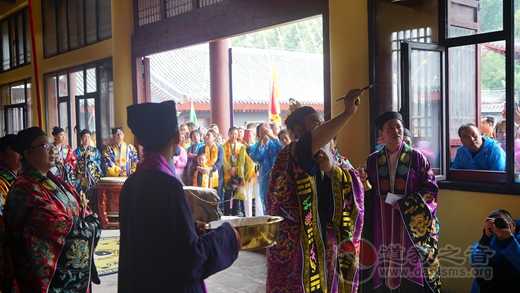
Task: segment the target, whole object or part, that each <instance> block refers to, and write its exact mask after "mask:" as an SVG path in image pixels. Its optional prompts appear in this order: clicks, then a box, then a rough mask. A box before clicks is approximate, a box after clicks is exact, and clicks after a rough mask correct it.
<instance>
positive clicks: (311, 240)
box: [267, 136, 363, 293]
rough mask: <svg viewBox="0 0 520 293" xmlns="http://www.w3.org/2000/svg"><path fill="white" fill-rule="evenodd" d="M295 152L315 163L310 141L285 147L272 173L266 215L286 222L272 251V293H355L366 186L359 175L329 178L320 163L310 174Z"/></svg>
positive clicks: (269, 280) (269, 274)
mask: <svg viewBox="0 0 520 293" xmlns="http://www.w3.org/2000/svg"><path fill="white" fill-rule="evenodd" d="M305 140H306V141H305ZM297 143H302V144H303V145H304V146H303V150H302V148H298V147H297V146H296V144H297ZM293 149H296V151H295V153H296V152H298V153H300V156H299V157H302V156H303V157H308V158H310V160H309V161H311V162H312V151H311V144H310V136H308V137H307V139H304V140H303V141H300V142H293V143H292V144H290V145H289V146H287V147H285V148H284V149H283V150H282V151H281V152H280V153H279V154H278V159H277V160H276V163H275V165H274V167H273V170H272V174H271V182H270V186H269V193H268V197H267V202H268V206H267V211H268V213H269V214H270V215H276V216H281V217H283V218H284V221H283V222H282V223H281V225H280V233H279V237H278V240H277V244H276V245H275V246H273V247H271V248H269V249H268V251H267V292H268V293H285V292H291V293H304V292H306V293H309V292H311V293H315V292H320V293H328V292H339V293H344V292H356V291H357V286H358V285H357V284H358V283H357V279H358V276H357V263H358V259H357V255H358V251H359V245H360V237H361V230H362V227H363V187H362V184H361V182H360V180H359V179H358V177H357V175H356V173H355V172H354V171H352V170H345V169H342V168H340V167H334V168H333V170H332V172H331V175H330V176H331V177H330V178H328V179H327V178H322V177H321V176H322V174H321V171H319V168H318V169H316V168H317V165H316V164H315V163H311V164H314V165H313V170H314V172H313V171H311V170H308V171H305V170H304V168H303V166H302V165H301V164H300V163H299V162H298V160H299V159H300V158H298V159H297V158H296V157H295V154H293V151H292V150H293ZM305 169H308V168H305ZM309 172H310V173H309ZM311 173H312V174H311ZM323 199H325V200H327V201H330V207H329V208H324V207H323ZM324 230H325V231H324Z"/></svg>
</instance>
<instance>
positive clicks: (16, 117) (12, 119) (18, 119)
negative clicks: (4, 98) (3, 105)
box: [6, 107, 25, 134]
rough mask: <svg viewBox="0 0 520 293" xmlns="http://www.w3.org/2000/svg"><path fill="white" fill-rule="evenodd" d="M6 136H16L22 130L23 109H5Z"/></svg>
mask: <svg viewBox="0 0 520 293" xmlns="http://www.w3.org/2000/svg"><path fill="white" fill-rule="evenodd" d="M6 128H7V129H6V130H7V134H16V133H18V131H20V130H22V129H24V128H25V127H24V113H23V107H14V108H7V127H6Z"/></svg>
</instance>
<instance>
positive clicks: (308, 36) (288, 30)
mask: <svg viewBox="0 0 520 293" xmlns="http://www.w3.org/2000/svg"><path fill="white" fill-rule="evenodd" d="M232 44H233V47H245V48H258V49H279V50H287V51H297V52H305V53H323V21H322V17H321V16H319V17H313V18H309V19H305V20H302V21H298V22H294V23H290V24H283V25H279V26H276V27H274V28H269V29H266V30H262V31H259V32H254V33H248V34H244V35H240V36H238V37H235V38H233V40H232Z"/></svg>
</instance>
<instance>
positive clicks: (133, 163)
mask: <svg viewBox="0 0 520 293" xmlns="http://www.w3.org/2000/svg"><path fill="white" fill-rule="evenodd" d="M103 160H104V164H105V172H106V175H107V176H108V177H127V176H130V175H131V174H133V173H134V172H135V170H136V169H137V163H138V162H139V157H138V156H137V151H136V149H135V147H134V146H133V145H131V144H127V143H122V144H121V145H107V146H106V147H105V149H104V150H103Z"/></svg>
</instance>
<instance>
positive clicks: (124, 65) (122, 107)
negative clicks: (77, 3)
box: [112, 1, 133, 141]
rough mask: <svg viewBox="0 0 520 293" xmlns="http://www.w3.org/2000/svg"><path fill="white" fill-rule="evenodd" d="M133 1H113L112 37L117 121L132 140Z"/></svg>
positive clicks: (129, 139) (117, 124)
mask: <svg viewBox="0 0 520 293" xmlns="http://www.w3.org/2000/svg"><path fill="white" fill-rule="evenodd" d="M132 9H133V8H132V4H131V1H128V2H127V1H112V39H113V50H114V52H117V54H114V56H113V59H112V61H113V68H114V69H113V74H114V97H115V98H114V100H115V111H116V112H115V113H114V114H115V123H116V126H123V127H124V128H125V129H126V130H127V131H125V134H126V136H127V137H128V139H127V141H132V138H131V137H130V136H131V134H132V132H131V131H129V130H128V126H127V123H126V107H127V106H129V105H131V104H133V92H132V91H133V87H132V60H131V59H132V49H131V46H132V42H131V41H132V38H131V36H132V32H133V10H132Z"/></svg>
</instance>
